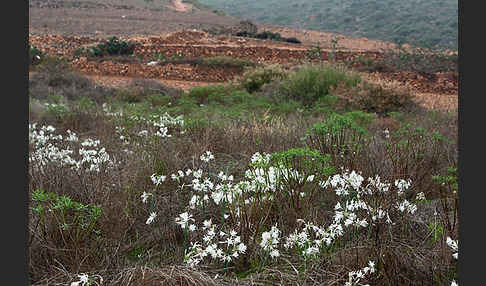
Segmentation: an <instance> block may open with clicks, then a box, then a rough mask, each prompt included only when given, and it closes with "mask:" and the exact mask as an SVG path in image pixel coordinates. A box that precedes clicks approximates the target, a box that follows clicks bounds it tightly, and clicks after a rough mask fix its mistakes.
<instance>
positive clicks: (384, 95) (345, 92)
mask: <svg viewBox="0 0 486 286" xmlns="http://www.w3.org/2000/svg"><path fill="white" fill-rule="evenodd" d="M331 93H332V95H334V96H336V97H338V98H339V99H340V104H342V105H344V106H346V107H347V108H351V109H359V110H363V111H366V112H370V113H377V114H379V115H386V114H388V113H389V112H394V111H400V110H404V109H410V108H412V107H413V106H415V103H414V101H413V100H412V95H411V94H410V91H409V90H407V89H406V88H403V87H399V86H386V85H380V84H375V83H370V82H361V83H359V84H358V85H356V86H353V87H349V86H345V85H338V86H337V87H335V88H334V89H333V90H332V92H331Z"/></svg>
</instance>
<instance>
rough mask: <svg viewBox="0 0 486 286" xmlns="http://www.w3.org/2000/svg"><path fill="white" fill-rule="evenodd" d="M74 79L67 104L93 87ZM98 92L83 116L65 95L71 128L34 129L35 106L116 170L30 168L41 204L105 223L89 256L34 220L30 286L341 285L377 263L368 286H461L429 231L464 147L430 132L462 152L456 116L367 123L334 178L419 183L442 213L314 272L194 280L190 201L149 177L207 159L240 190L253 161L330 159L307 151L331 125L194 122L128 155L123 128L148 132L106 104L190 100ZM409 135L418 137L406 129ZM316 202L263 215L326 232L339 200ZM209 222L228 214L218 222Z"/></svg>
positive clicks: (266, 119)
mask: <svg viewBox="0 0 486 286" xmlns="http://www.w3.org/2000/svg"><path fill="white" fill-rule="evenodd" d="M56 73H57V74H59V71H55V70H54V71H51V72H50V73H49V72H42V71H41V72H39V74H38V77H37V78H34V81H37V82H38V85H39V86H40V85H42V84H44V85H45V84H46V82H49V79H50V78H52V76H53V75H52V74H56ZM60 78H62V79H65V77H60ZM70 78H71V79H73V78H74V80H71V81H69V80H60V81H59V84H58V85H56V86H55V88H56V89H50V90H51V91H52V90H54V92H56V93H63V92H64V90H66V89H68V88H71V89H72V90H73V91H77V88H78V86H77V85H76V83H77V82H83V83H84V82H85V79H81V78H76V76H74V75H71V77H70ZM73 82H74V83H73ZM90 84H91V82H90V81H86V85H84V87H87V88H86V89H85V90H84V92H85V93H84V95H85V97H87V98H97V99H99V101H98V102H97V101H95V100H93V102H94V106H93V107H92V108H84V109H83V108H81V107H80V106H82V105H79V104H75V102H76V101H73V100H72V99H73V98H75V97H74V96H73V97H69V96H66V95H65V93H63V96H65V99H64V100H65V101H66V104H67V105H68V106H69V107H70V109H69V111H68V116H65V117H49V116H46V117H39V116H37V117H36V115H35V113H37V114H39V113H42V112H44V111H43V107H42V105H41V106H38V105H34V106H35V107H33V108H32V109H31V120H32V121H38V119H39V118H42V120H41V122H42V123H43V124H52V125H54V126H56V128H57V129H58V131H59V132H60V133H62V132H64V131H65V130H67V129H70V130H72V131H75V132H76V133H77V134H79V136H80V137H81V138H96V139H100V141H101V142H102V145H103V147H105V148H106V150H107V152H109V154H110V156H112V157H113V158H116V159H117V162H118V163H117V165H116V168H113V169H109V170H107V172H105V173H99V174H93V173H89V172H84V171H80V172H73V171H71V170H69V169H67V168H63V167H60V166H56V165H49V166H46V167H45V168H44V169H43V171H42V172H39V171H38V170H35V169H33V168H30V169H29V179H30V180H29V182H30V191H31V192H32V191H35V190H37V189H44V190H46V191H48V192H52V193H55V194H58V195H66V196H69V197H70V198H72V199H73V200H75V201H77V202H80V203H82V204H94V205H99V206H101V208H102V215H101V217H100V219H99V221H97V225H96V226H97V228H99V229H100V230H101V236H100V237H99V238H98V239H95V238H94V237H89V238H87V242H86V243H87V244H86V246H85V247H80V246H79V245H76V244H73V243H70V242H69V241H66V240H65V237H64V238H63V236H62V234H65V232H64V230H63V229H62V227H60V225H59V224H57V223H56V222H55V221H54V220H52V221H50V222H49V227H48V228H41V227H38V225H39V224H41V222H42V220H41V218H40V217H38V216H36V215H35V213H33V212H32V210H31V212H30V215H29V233H30V237H31V241H30V247H29V255H30V259H29V269H30V270H29V278H30V279H31V282H32V285H66V284H67V283H70V282H72V281H76V279H77V274H80V273H89V274H90V275H91V277H92V278H93V279H94V281H95V284H96V283H97V284H98V285H127V286H128V285H137V286H138V285H289V284H296V285H323V284H324V285H342V284H344V282H345V281H346V279H347V273H348V272H349V271H353V270H357V269H359V268H362V267H363V265H365V264H366V263H367V261H368V260H370V259H374V260H375V261H376V262H377V263H378V264H379V265H380V267H381V268H380V269H379V273H380V274H379V275H377V276H376V277H374V278H371V279H370V280H369V281H368V282H369V283H370V284H373V285H414V284H415V285H416V284H417V283H419V284H423V285H435V284H436V283H437V282H438V281H442V283H445V282H447V281H448V279H449V278H450V277H453V273H454V271H455V262H454V261H453V260H452V258H451V252H450V250H449V249H448V248H447V246H446V245H445V244H444V240H445V236H442V237H441V239H439V240H438V241H435V242H434V241H433V240H432V237H433V231H432V230H431V229H429V226H430V224H431V223H432V222H433V219H434V218H433V217H431V216H430V213H432V214H433V212H434V211H435V210H436V209H435V207H437V206H439V207H438V209H437V211H438V212H439V213H441V214H442V213H443V211H442V210H441V209H440V203H439V202H440V201H439V198H441V197H440V196H439V195H438V193H437V192H438V190H437V187H438V186H437V185H436V184H435V183H434V182H433V180H432V176H433V175H435V174H445V170H446V169H447V167H450V166H457V150H456V147H455V146H456V145H455V144H448V143H446V141H441V140H435V139H434V138H433V137H431V136H430V132H432V131H438V132H439V133H440V134H441V135H443V136H444V137H445V138H446V139H448V140H454V139H455V138H456V136H457V117H454V115H453V114H452V115H446V114H442V113H435V114H431V113H430V112H427V111H424V110H420V109H418V110H415V111H414V112H415V113H413V112H405V111H403V112H401V113H395V114H392V116H388V117H384V118H380V117H374V118H372V119H373V120H369V122H368V123H366V124H365V123H364V121H367V120H364V119H363V120H361V121H360V120H357V121H356V122H360V124H363V128H364V129H365V130H366V136H364V137H363V138H369V139H367V141H364V140H361V141H359V140H358V143H360V144H361V145H362V146H361V147H362V150H361V151H360V152H358V153H356V154H353V153H352V152H346V153H344V154H343V155H341V154H340V153H339V152H335V153H334V155H335V156H334V157H333V161H332V163H331V165H333V166H334V167H336V169H338V168H339V167H344V168H352V169H355V170H358V171H361V172H362V174H363V176H365V177H367V176H374V175H376V174H379V175H380V176H381V177H382V178H383V179H384V180H388V181H393V180H394V179H397V178H411V179H412V182H413V183H414V189H413V190H412V191H411V192H410V193H408V194H407V196H408V198H409V199H411V200H413V198H414V197H415V195H416V194H417V192H419V191H422V192H424V193H425V195H426V196H427V198H430V199H431V200H435V201H434V202H433V203H435V205H433V203H430V204H428V203H427V204H423V205H419V206H418V207H419V209H418V210H417V213H419V215H418V216H417V218H416V219H414V220H407V219H397V220H396V223H397V225H398V226H397V228H395V229H393V231H390V232H386V231H385V230H384V229H381V230H379V231H377V234H378V233H379V236H376V237H375V238H374V239H370V234H369V233H366V232H358V233H356V235H350V236H347V237H344V238H343V240H342V241H341V243H342V245H341V246H340V247H338V248H336V250H335V251H334V252H332V253H328V254H325V253H323V254H321V255H320V256H318V258H317V259H315V260H312V261H311V260H310V261H307V262H306V263H304V262H303V260H302V259H301V258H299V257H298V256H295V255H291V254H290V253H285V254H282V256H281V258H280V259H279V260H277V261H272V262H269V263H268V264H266V265H265V266H264V267H262V269H261V270H260V271H258V270H257V269H258V265H259V263H261V261H260V260H259V259H260V258H259V257H258V255H256V254H255V253H253V254H252V255H250V256H249V257H248V259H247V260H245V261H244V262H242V263H240V264H234V265H231V264H230V265H228V267H227V268H226V269H225V268H224V267H223V266H222V265H217V264H216V265H212V266H211V265H206V266H201V267H198V268H196V269H191V268H188V267H185V266H182V260H183V251H184V233H183V231H182V230H181V228H180V227H179V226H178V225H176V224H175V223H174V218H175V217H176V216H177V215H178V214H180V213H182V212H184V211H185V207H186V205H187V202H188V200H189V199H190V195H191V192H190V191H189V190H184V191H180V190H179V185H178V184H177V183H176V182H174V181H171V180H167V182H165V183H164V184H163V185H162V186H160V187H158V188H157V189H155V188H154V186H153V184H152V182H151V181H150V176H151V175H152V174H153V173H157V174H165V175H168V176H170V174H172V173H175V172H177V171H178V170H184V169H187V168H190V169H192V170H196V169H198V168H203V167H204V164H203V163H202V162H201V161H200V160H198V158H199V155H200V154H202V153H203V152H205V151H207V150H210V151H211V152H212V153H213V154H214V156H215V157H216V159H215V160H214V162H212V164H211V169H210V171H211V172H212V173H214V174H217V172H218V171H219V170H224V171H225V172H226V173H227V174H232V175H234V176H235V180H239V179H241V178H243V175H244V171H245V170H246V169H247V168H248V162H249V161H250V158H251V156H252V155H253V154H254V153H255V152H260V153H264V152H265V153H275V152H283V151H286V150H289V149H291V148H301V147H312V148H315V149H318V150H320V151H321V152H323V153H332V152H333V147H332V146H330V145H326V144H327V143H326V141H325V139H323V138H320V139H319V138H317V140H321V141H320V143H319V144H320V145H319V144H312V143H310V142H309V141H308V140H305V137H306V134H307V131H308V130H309V129H310V128H311V127H312V126H313V125H314V124H315V123H322V122H327V121H328V120H329V118H330V116H329V114H325V115H322V116H314V117H312V116H304V115H302V114H300V113H294V114H292V115H286V116H272V114H269V113H265V114H264V115H263V116H260V117H254V118H239V119H228V118H225V117H224V116H223V115H219V114H208V115H207V117H206V118H203V119H201V118H199V119H198V120H193V121H191V120H188V125H187V126H186V130H185V131H186V132H185V134H183V135H179V134H176V135H175V136H174V137H173V138H165V139H157V138H155V137H153V138H152V140H151V141H139V142H140V143H141V144H142V142H143V145H140V146H138V147H134V148H135V149H133V150H134V151H135V153H133V154H129V153H126V152H125V151H124V149H126V148H127V147H126V146H125V145H124V144H123V142H122V141H121V140H120V134H118V133H117V132H116V126H121V125H123V126H125V127H127V128H130V127H131V126H134V128H135V130H139V129H140V128H142V127H137V123H136V122H135V121H133V120H131V119H130V118H131V117H130V114H127V116H126V117H123V118H122V119H120V120H117V119H114V118H113V117H110V116H108V115H106V114H105V113H104V111H102V108H101V104H102V103H105V102H107V103H110V104H111V103H116V102H118V103H120V102H122V103H123V104H125V105H124V106H125V108H127V109H129V108H135V107H136V106H137V104H140V105H143V104H145V103H146V102H147V100H148V96H150V94H152V93H160V94H162V93H164V94H165V96H168V97H175V98H180V97H181V96H182V95H181V94H179V92H178V91H176V90H172V89H169V88H166V87H165V86H163V85H160V84H159V83H156V82H153V81H143V80H139V81H134V82H132V84H131V85H130V86H129V88H128V89H129V90H132V91H133V94H134V96H141V98H140V101H139V102H135V103H134V104H128V103H127V102H126V101H127V100H126V99H123V98H121V97H119V96H118V97H116V94H117V93H119V92H120V91H119V90H118V91H114V92H113V94H114V96H113V97H110V96H106V97H98V96H97V95H96V94H97V92H98V91H97V90H96V89H94V88H90V87H91V85H90ZM47 85H48V84H47ZM50 88H52V87H50ZM46 89H47V88H46ZM390 89H392V88H390ZM73 94H74V93H73ZM31 97H36V98H38V99H39V100H48V99H52V96H51V97H49V96H47V95H42V93H40V92H37V93H31ZM161 97H164V95H161ZM161 105H162V106H163V105H164V104H163V103H161ZM149 106H150V107H149V108H148V109H145V110H144V112H150V110H151V108H155V107H157V104H155V103H154V102H152V103H150V104H149ZM222 108H224V107H222ZM36 110H37V111H36ZM139 112H140V111H139ZM152 112H155V111H152ZM140 114H143V112H141V113H140ZM353 116H354V117H353ZM353 116H351V117H352V118H361V117H360V116H358V115H353ZM407 123H409V124H411V125H410V126H407ZM415 127H423V128H424V130H425V131H424V132H422V131H421V132H422V133H414V132H415V131H416V128H415ZM136 128H139V129H136ZM384 129H388V130H389V131H390V136H391V139H386V138H385V135H384V134H383V130H384ZM402 140H407V141H408V142H409V143H408V144H409V145H406V146H402V145H400V144H398V142H400V141H402ZM386 142H391V143H392V144H391V145H387V144H386ZM400 146H401V147H400ZM132 147H133V146H132ZM338 149H339V150H341V149H342V146H338ZM339 150H337V151H339ZM214 176H215V175H214ZM143 192H153V193H154V195H155V196H156V197H157V200H156V201H155V202H154V205H153V208H154V209H156V210H157V212H158V220H159V221H158V222H159V226H158V227H153V226H148V225H146V223H145V221H146V219H147V217H148V215H149V212H150V209H149V207H148V205H145V204H143V203H141V201H140V200H141V199H140V196H141V194H142V193H143ZM314 198H315V199H313V200H312V201H306V202H305V203H304V204H303V205H302V206H300V209H298V208H292V207H291V204H289V203H288V201H287V200H286V199H285V197H284V196H280V197H277V199H278V200H277V202H276V203H275V204H271V205H268V209H265V210H263V211H262V212H261V213H267V214H268V215H269V217H270V220H272V221H278V222H280V223H283V224H284V225H282V226H281V229H282V231H285V232H286V233H288V232H291V231H292V229H294V228H295V225H296V222H295V219H296V218H298V217H299V216H301V215H305V216H306V219H309V220H312V221H316V222H319V223H323V224H326V223H328V222H331V221H332V209H331V208H332V206H333V205H334V204H335V202H336V199H337V197H336V195H333V194H331V193H328V192H320V193H318V194H317V195H316V196H315V197H314ZM434 206H435V207H434ZM210 211H211V212H214V213H218V211H219V210H218V209H212V210H208V212H210ZM256 214H257V215H258V213H256ZM43 229H44V230H45V231H43ZM456 232H457V229H455V230H453V232H452V233H451V234H450V235H453V236H454V237H455V238H456V237H457V233H456ZM60 234H61V236H60ZM378 238H379V239H378ZM248 251H249V252H250V251H252V250H251V249H248ZM304 266H305V267H304ZM451 273H452V274H451ZM216 275H218V276H217V278H215V277H216ZM101 278H102V279H103V283H101V280H100V279H101ZM444 281H445V282H444Z"/></svg>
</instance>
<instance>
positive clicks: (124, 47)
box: [89, 37, 135, 57]
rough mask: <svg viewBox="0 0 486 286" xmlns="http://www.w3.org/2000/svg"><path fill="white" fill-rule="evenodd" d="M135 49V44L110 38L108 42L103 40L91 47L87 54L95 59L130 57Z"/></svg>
mask: <svg viewBox="0 0 486 286" xmlns="http://www.w3.org/2000/svg"><path fill="white" fill-rule="evenodd" d="M134 49H135V44H133V43H130V42H125V41H121V40H119V39H118V38H117V37H111V38H110V39H108V41H106V40H103V41H101V43H99V44H98V45H96V46H94V47H91V48H90V49H89V53H90V54H91V55H92V56H95V57H102V56H105V55H131V54H133V51H134Z"/></svg>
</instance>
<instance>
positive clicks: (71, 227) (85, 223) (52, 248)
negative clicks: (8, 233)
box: [31, 189, 102, 268]
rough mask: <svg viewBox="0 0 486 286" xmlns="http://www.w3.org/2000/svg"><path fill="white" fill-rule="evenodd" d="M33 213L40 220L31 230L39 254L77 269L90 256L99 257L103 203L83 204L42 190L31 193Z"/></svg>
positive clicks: (92, 257) (91, 257)
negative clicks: (97, 255) (97, 253)
mask: <svg viewBox="0 0 486 286" xmlns="http://www.w3.org/2000/svg"><path fill="white" fill-rule="evenodd" d="M32 212H33V215H34V220H35V221H36V222H37V223H36V224H35V226H36V227H35V229H32V230H31V231H32V232H31V236H32V237H33V238H32V239H33V240H35V241H36V242H37V243H36V244H35V245H36V246H35V247H36V248H37V255H40V256H44V258H45V259H54V260H57V261H58V262H59V263H62V264H63V265H64V266H66V267H76V268H77V267H80V266H81V265H82V264H83V260H84V259H86V257H87V256H89V257H90V259H94V258H95V257H96V251H97V249H98V248H99V247H100V245H101V242H102V239H101V231H100V229H99V220H100V217H101V213H102V208H101V207H100V206H97V205H91V204H86V205H85V204H81V203H78V202H76V201H74V200H73V199H71V198H70V197H68V196H59V195H57V194H55V193H51V192H45V191H44V190H42V189H39V190H35V191H33V192H32ZM67 253H69V255H67Z"/></svg>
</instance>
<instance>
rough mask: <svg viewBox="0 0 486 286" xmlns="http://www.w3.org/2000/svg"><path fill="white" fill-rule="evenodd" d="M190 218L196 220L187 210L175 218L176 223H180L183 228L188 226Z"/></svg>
mask: <svg viewBox="0 0 486 286" xmlns="http://www.w3.org/2000/svg"><path fill="white" fill-rule="evenodd" d="M190 220H192V221H194V219H193V218H192V215H190V214H188V213H187V212H184V213H181V214H180V215H179V217H177V218H176V219H175V221H176V223H177V224H179V225H180V226H181V228H183V229H184V228H186V226H187V225H188V224H189V221H190Z"/></svg>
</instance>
